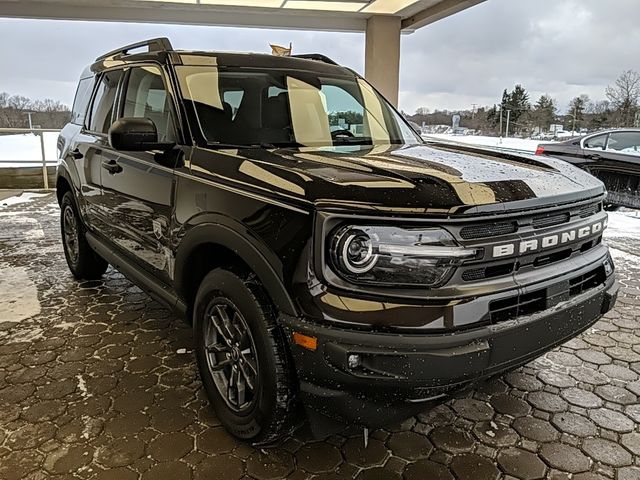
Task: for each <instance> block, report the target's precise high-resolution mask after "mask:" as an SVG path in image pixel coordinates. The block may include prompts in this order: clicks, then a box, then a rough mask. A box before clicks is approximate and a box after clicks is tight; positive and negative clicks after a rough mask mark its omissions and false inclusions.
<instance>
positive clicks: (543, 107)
mask: <svg viewBox="0 0 640 480" xmlns="http://www.w3.org/2000/svg"><path fill="white" fill-rule="evenodd" d="M556 111H557V106H556V101H555V100H554V99H553V98H551V96H550V95H541V96H540V98H539V99H538V101H537V102H536V104H535V105H534V107H533V111H532V112H531V118H532V120H533V122H534V124H535V126H536V127H538V128H539V129H540V130H541V131H548V130H549V126H550V125H551V124H552V123H553V122H554V121H555V118H556Z"/></svg>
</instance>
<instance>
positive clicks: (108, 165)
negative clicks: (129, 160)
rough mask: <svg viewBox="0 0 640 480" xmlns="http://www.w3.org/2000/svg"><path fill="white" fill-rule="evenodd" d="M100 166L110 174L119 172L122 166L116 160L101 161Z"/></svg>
mask: <svg viewBox="0 0 640 480" xmlns="http://www.w3.org/2000/svg"><path fill="white" fill-rule="evenodd" d="M102 168H104V169H105V170H107V171H108V172H109V173H110V174H111V175H115V174H116V173H120V172H121V171H122V167H121V166H120V165H118V162H116V161H115V160H109V161H108V162H102Z"/></svg>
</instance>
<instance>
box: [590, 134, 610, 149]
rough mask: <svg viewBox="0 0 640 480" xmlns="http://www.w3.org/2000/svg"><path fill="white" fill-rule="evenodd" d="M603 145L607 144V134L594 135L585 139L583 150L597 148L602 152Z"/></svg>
mask: <svg viewBox="0 0 640 480" xmlns="http://www.w3.org/2000/svg"><path fill="white" fill-rule="evenodd" d="M605 143H607V134H604V135H596V136H595V137H591V138H587V139H586V140H585V141H584V148H597V149H600V150H602V149H603V148H604V145H605Z"/></svg>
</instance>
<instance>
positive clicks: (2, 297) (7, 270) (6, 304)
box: [0, 264, 41, 323]
mask: <svg viewBox="0 0 640 480" xmlns="http://www.w3.org/2000/svg"><path fill="white" fill-rule="evenodd" d="M40 311H41V307H40V302H39V301H38V289H37V287H36V284H35V283H34V282H33V280H31V278H29V273H28V270H27V269H26V268H25V267H10V266H8V265H7V264H2V265H0V321H3V322H16V323H17V322H21V321H22V320H25V319H27V318H31V317H33V316H35V315H38V314H39V313H40Z"/></svg>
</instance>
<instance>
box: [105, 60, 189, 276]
mask: <svg viewBox="0 0 640 480" xmlns="http://www.w3.org/2000/svg"><path fill="white" fill-rule="evenodd" d="M171 103H172V102H171V97H170V95H169V91H168V89H167V87H166V84H165V81H164V78H163V74H162V71H161V70H160V68H159V67H156V66H143V67H133V68H131V69H130V70H129V71H128V72H127V76H126V79H125V82H124V88H123V89H122V95H121V107H120V110H121V112H120V115H119V116H121V117H137V118H148V119H151V120H152V121H153V122H154V124H155V125H156V128H157V130H158V140H159V141H161V142H175V140H176V131H175V123H174V118H175V117H174V113H173V110H172V108H171ZM102 155H103V157H104V161H105V163H106V165H108V166H110V169H103V171H102V193H103V196H104V205H105V206H106V207H107V208H108V209H109V212H108V213H109V216H110V222H111V226H110V230H109V237H110V240H111V241H113V242H114V243H115V244H116V245H117V246H119V247H120V248H121V250H122V252H123V253H125V254H126V255H128V256H130V257H131V258H132V259H133V260H134V261H136V262H137V263H139V264H140V265H141V266H142V267H144V268H145V269H147V270H148V271H149V273H151V274H153V275H154V276H155V277H156V278H158V279H159V280H162V281H164V282H168V281H169V279H170V278H172V277H173V257H172V255H171V252H170V250H169V246H170V244H169V237H170V234H171V228H170V223H171V218H172V205H173V193H174V174H173V168H174V167H175V162H176V161H177V160H178V158H179V156H178V155H179V150H175V151H174V152H169V153H168V154H163V153H160V152H119V151H116V150H114V149H112V148H111V147H106V148H104V149H103V152H102Z"/></svg>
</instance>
